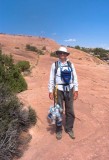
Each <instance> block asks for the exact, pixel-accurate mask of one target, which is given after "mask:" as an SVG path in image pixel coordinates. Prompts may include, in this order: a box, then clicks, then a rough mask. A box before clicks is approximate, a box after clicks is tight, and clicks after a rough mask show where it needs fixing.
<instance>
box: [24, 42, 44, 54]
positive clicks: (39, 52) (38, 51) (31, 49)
mask: <svg viewBox="0 0 109 160" xmlns="http://www.w3.org/2000/svg"><path fill="white" fill-rule="evenodd" d="M26 50H28V51H33V52H37V54H39V55H44V52H43V51H42V50H45V47H44V48H43V49H42V50H40V49H37V48H36V47H35V46H31V45H30V44H27V45H26Z"/></svg>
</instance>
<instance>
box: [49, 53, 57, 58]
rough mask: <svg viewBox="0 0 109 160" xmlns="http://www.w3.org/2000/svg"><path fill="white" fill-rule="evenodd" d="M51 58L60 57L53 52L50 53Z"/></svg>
mask: <svg viewBox="0 0 109 160" xmlns="http://www.w3.org/2000/svg"><path fill="white" fill-rule="evenodd" d="M50 56H51V57H56V58H57V57H58V56H57V55H56V52H51V53H50Z"/></svg>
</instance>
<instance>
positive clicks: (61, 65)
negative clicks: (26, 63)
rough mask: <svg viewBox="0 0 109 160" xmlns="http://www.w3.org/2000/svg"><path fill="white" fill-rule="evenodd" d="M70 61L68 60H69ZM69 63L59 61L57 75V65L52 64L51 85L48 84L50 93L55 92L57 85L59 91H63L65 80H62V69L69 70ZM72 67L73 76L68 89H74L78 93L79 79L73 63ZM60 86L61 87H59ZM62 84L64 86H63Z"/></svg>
mask: <svg viewBox="0 0 109 160" xmlns="http://www.w3.org/2000/svg"><path fill="white" fill-rule="evenodd" d="M67 61H68V60H67ZM67 61H66V62H64V63H62V62H61V61H60V60H58V69H57V73H56V75H55V63H53V64H52V66H51V71H50V79H49V84H48V89H49V92H53V90H54V87H55V85H57V88H58V90H61V91H63V90H64V89H63V83H64V82H63V80H62V78H61V68H64V69H66V67H67V68H68V64H67ZM71 66H72V72H73V74H71V80H70V83H69V86H68V89H67V90H69V88H70V89H72V88H74V91H78V79H77V74H76V70H75V67H74V65H73V63H72V64H71ZM54 76H56V77H55V78H56V84H55V82H54ZM58 84H59V85H58ZM61 84H62V85H61Z"/></svg>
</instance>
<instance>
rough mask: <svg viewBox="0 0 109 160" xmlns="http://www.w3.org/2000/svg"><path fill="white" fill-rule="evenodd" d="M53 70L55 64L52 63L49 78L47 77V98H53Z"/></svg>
mask: <svg viewBox="0 0 109 160" xmlns="http://www.w3.org/2000/svg"><path fill="white" fill-rule="evenodd" d="M54 70H55V64H54V63H53V64H52V66H51V71H50V78H49V84H48V89H49V98H50V99H51V100H53V98H54V96H53V90H54Z"/></svg>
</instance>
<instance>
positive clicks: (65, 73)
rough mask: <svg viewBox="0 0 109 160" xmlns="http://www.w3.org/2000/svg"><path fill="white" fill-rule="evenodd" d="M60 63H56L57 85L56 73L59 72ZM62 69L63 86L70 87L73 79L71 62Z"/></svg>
mask: <svg viewBox="0 0 109 160" xmlns="http://www.w3.org/2000/svg"><path fill="white" fill-rule="evenodd" d="M58 67H59V65H58V61H56V62H55V83H56V73H57V70H58ZM64 67H68V69H63V68H64ZM64 67H60V69H61V79H62V80H63V82H64V84H63V85H69V84H70V80H71V76H72V79H73V69H72V65H71V62H70V61H67V66H64Z"/></svg>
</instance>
